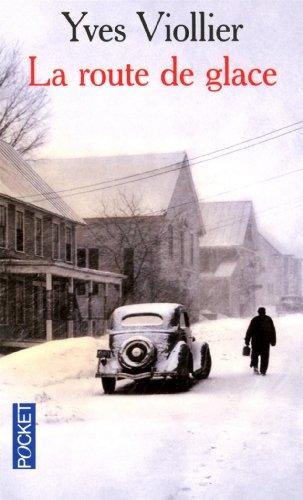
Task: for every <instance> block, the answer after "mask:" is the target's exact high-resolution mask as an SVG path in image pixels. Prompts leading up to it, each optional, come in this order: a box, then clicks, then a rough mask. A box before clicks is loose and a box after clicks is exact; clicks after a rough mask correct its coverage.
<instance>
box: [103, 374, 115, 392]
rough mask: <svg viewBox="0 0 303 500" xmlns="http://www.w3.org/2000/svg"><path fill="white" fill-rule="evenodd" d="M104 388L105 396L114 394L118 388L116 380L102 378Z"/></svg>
mask: <svg viewBox="0 0 303 500" xmlns="http://www.w3.org/2000/svg"><path fill="white" fill-rule="evenodd" d="M101 381H102V387H103V391H104V393H105V394H113V393H114V392H115V388H116V379H115V378H114V377H102V378H101Z"/></svg>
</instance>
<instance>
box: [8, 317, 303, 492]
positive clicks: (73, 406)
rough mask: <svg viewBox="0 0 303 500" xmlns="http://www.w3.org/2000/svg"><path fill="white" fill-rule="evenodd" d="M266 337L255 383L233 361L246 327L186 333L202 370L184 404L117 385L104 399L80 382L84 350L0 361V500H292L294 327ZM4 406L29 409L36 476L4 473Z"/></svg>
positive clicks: (90, 356) (298, 398)
mask: <svg viewBox="0 0 303 500" xmlns="http://www.w3.org/2000/svg"><path fill="white" fill-rule="evenodd" d="M276 326H277V332H278V345H277V347H276V348H273V349H272V351H271V360H270V366H269V371H268V375H267V376H266V377H261V376H256V375H253V374H252V373H251V371H250V368H249V359H248V358H243V357H242V356H241V350H242V346H243V336H244V333H245V329H246V327H247V321H245V320H220V321H213V322H204V323H201V324H200V325H197V326H196V328H195V335H196V336H197V337H199V336H200V335H201V336H203V338H205V339H206V340H208V341H209V343H210V347H211V351H212V356H213V370H212V373H211V377H210V378H209V379H208V380H205V381H202V382H198V383H195V384H194V385H193V386H192V387H191V389H190V391H189V392H188V393H183V394H180V393H176V392H175V391H174V386H173V384H170V383H166V384H164V385H163V383H161V382H153V383H152V384H151V385H150V386H149V387H148V388H147V389H146V390H139V389H137V390H136V389H135V388H134V385H133V384H127V383H123V384H121V385H119V386H118V391H117V392H116V394H114V395H112V396H104V395H103V394H102V391H101V388H100V381H99V380H98V379H97V380H95V379H94V378H93V377H92V376H91V375H92V374H93V373H94V369H95V348H96V344H97V341H95V340H93V339H75V340H68V341H63V342H62V341H61V342H57V343H52V344H53V347H52V350H51V348H50V347H49V346H50V344H48V346H46V347H43V346H41V347H39V348H35V350H32V349H31V350H29V349H28V350H27V351H23V352H22V353H17V354H14V355H11V356H7V357H5V358H1V360H0V377H1V380H2V384H1V389H0V397H1V403H0V411H1V415H0V421H1V429H2V431H1V433H0V471H1V472H0V488H1V489H0V491H2V495H0V496H1V498H4V499H18V500H19V499H20V500H21V499H22V500H33V499H38V498H43V500H54V499H65V500H71V499H73V500H82V499H84V498H86V499H87V500H92V499H98V500H100V499H101V500H103V499H121V500H122V499H123V500H124V499H129V500H137V499H138V500H141V499H147V500H148V499H151V500H154V499H167V500H169V499H171V500H173V499H183V498H184V499H190V498H193V499H198V498H199V499H200V498H204V499H220V500H221V499H223V500H225V499H233V500H234V499H238V498H239V499H240V498H243V497H245V498H246V499H253V500H257V499H299V498H300V499H301V498H302V497H303V432H302V430H303V397H302V395H303V362H302V353H303V332H302V330H303V328H302V327H303V316H299V315H297V316H289V317H284V318H278V319H276ZM55 344H59V347H57V345H55ZM62 346H63V347H62ZM80 348H81V349H80ZM38 349H40V351H39V350H38ZM79 351H80V355H79V356H78V357H77V359H76V360H75V359H74V353H75V352H79ZM46 360H48V361H47V362H46ZM21 361H22V366H20V364H21V363H20V362H21ZM76 367H77V368H76ZM38 369H39V372H40V377H39V379H38V378H37V376H36V373H37V370H38ZM22 382H23V385H22ZM14 401H27V402H28V401H36V402H37V403H38V405H37V406H38V407H37V412H38V422H39V425H38V427H37V469H36V470H35V471H22V470H19V471H13V470H12V469H11V422H10V419H11V403H12V402H14Z"/></svg>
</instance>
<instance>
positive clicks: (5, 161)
mask: <svg viewBox="0 0 303 500" xmlns="http://www.w3.org/2000/svg"><path fill="white" fill-rule="evenodd" d="M0 194H3V195H4V196H8V197H10V198H14V199H16V200H19V201H21V202H22V203H29V204H31V205H33V206H35V207H38V208H40V209H43V210H46V211H47V212H51V213H53V214H55V215H58V216H60V217H64V218H67V219H69V220H72V221H76V222H80V223H83V221H82V219H80V218H79V217H78V215H76V213H75V212H74V211H73V210H72V209H71V208H70V207H69V206H68V205H67V204H66V203H65V202H64V201H63V200H62V199H61V198H60V197H59V196H58V195H57V194H56V193H54V191H53V190H52V188H51V187H50V186H49V185H48V184H47V183H46V182H45V181H44V180H43V179H42V178H41V177H40V176H39V174H38V173H37V172H35V171H34V170H33V168H32V167H31V166H30V165H29V164H28V163H27V162H26V161H25V160H23V158H22V157H21V155H20V154H19V153H18V152H17V151H15V150H14V148H13V147H12V146H10V145H9V144H7V143H6V142H4V141H2V140H0Z"/></svg>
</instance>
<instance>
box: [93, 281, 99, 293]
mask: <svg viewBox="0 0 303 500" xmlns="http://www.w3.org/2000/svg"><path fill="white" fill-rule="evenodd" d="M92 295H99V283H93V289H92Z"/></svg>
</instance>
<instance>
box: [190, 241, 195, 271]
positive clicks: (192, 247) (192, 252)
mask: <svg viewBox="0 0 303 500" xmlns="http://www.w3.org/2000/svg"><path fill="white" fill-rule="evenodd" d="M194 244H195V238H194V235H193V234H191V235H190V263H191V265H192V266H193V264H194V260H195V247H194Z"/></svg>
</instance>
